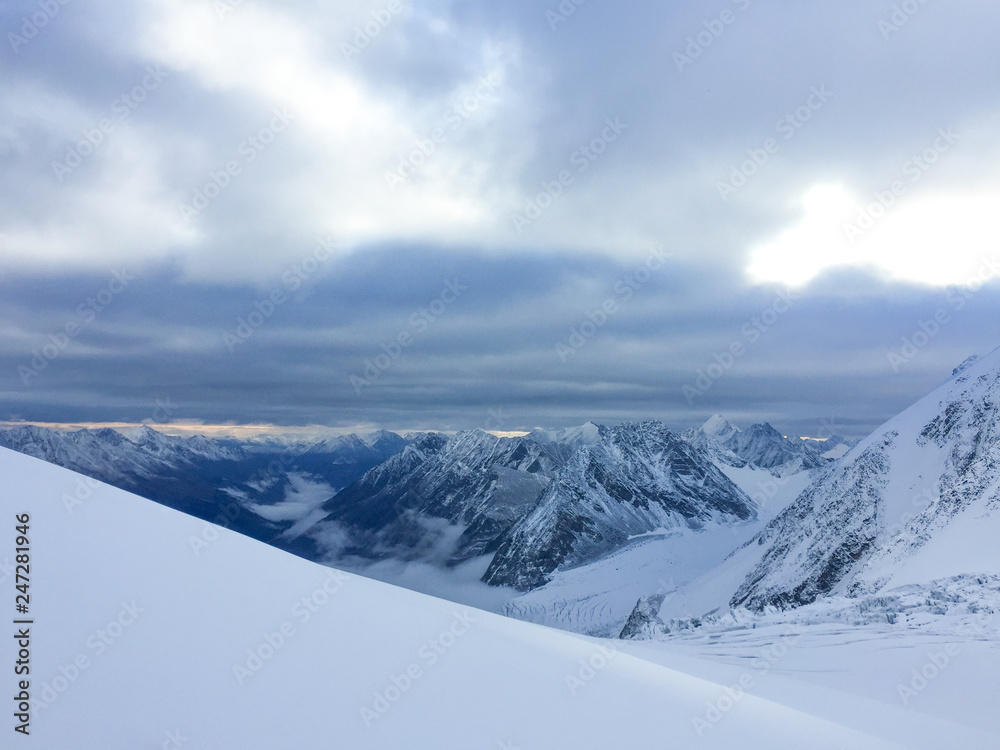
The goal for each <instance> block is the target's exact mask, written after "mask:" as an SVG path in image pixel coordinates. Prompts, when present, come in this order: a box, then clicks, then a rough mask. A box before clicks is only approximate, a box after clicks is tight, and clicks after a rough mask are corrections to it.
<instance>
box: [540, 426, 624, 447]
mask: <svg viewBox="0 0 1000 750" xmlns="http://www.w3.org/2000/svg"><path fill="white" fill-rule="evenodd" d="M607 429H608V428H607V427H605V426H604V425H599V424H595V423H594V422H585V423H584V424H582V425H578V426H576V427H564V428H563V429H561V430H533V431H532V432H530V433H529V434H528V437H529V438H531V439H532V440H535V441H537V442H539V443H558V444H559V445H565V446H568V447H571V448H579V447H580V446H581V445H593V444H594V443H596V442H598V441H599V440H600V439H601V438H602V437H603V436H604V435H605V433H606V432H607Z"/></svg>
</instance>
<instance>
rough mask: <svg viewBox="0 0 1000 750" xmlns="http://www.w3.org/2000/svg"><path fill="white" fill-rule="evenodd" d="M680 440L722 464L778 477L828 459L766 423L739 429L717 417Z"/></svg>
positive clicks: (825, 461)
mask: <svg viewBox="0 0 1000 750" xmlns="http://www.w3.org/2000/svg"><path fill="white" fill-rule="evenodd" d="M684 438H685V439H686V440H687V441H688V442H690V443H691V444H692V445H696V446H698V447H699V448H702V449H704V450H706V451H708V452H709V453H711V454H712V455H713V457H714V458H716V459H717V460H718V461H720V462H721V463H722V464H727V465H729V466H735V467H743V466H746V465H748V464H749V465H753V466H756V467H758V468H761V469H767V470H769V471H771V472H772V473H774V474H776V475H778V476H785V475H788V474H794V473H796V472H799V471H804V470H807V469H818V468H821V467H823V466H825V465H826V464H827V463H828V462H829V460H831V459H830V458H828V457H826V456H824V454H823V452H822V451H821V449H820V447H819V446H818V445H813V443H812V441H806V440H800V439H797V438H787V437H785V436H784V435H782V434H781V433H780V432H778V431H777V430H776V429H774V427H772V426H771V425H769V424H767V423H766V422H765V423H761V424H754V425H751V426H750V427H748V428H747V429H746V430H740V429H739V428H738V427H736V425H734V424H733V423H732V422H730V421H729V420H727V419H725V418H724V417H722V416H720V415H718V414H716V415H715V416H713V417H712V418H710V419H709V420H708V421H707V422H705V424H703V425H702V426H701V427H699V428H697V429H692V430H688V431H687V432H685V433H684ZM838 440H842V438H838ZM831 447H832V446H831Z"/></svg>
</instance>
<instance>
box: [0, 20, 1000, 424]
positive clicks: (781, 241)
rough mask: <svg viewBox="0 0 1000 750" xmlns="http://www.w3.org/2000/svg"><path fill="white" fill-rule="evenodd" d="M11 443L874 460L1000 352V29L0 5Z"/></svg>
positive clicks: (0, 365)
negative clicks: (625, 448)
mask: <svg viewBox="0 0 1000 750" xmlns="http://www.w3.org/2000/svg"><path fill="white" fill-rule="evenodd" d="M0 18H2V22H3V23H2V26H3V35H4V39H2V40H0V77H2V85H0V190H2V195H3V200H2V201H0V263H2V273H0V419H3V420H13V421H17V420H28V421H40V422H119V421H124V422H138V421H140V420H143V419H152V420H154V421H160V422H164V421H184V422H190V421H195V422H198V421H201V422H205V423H207V424H220V423H232V424H247V423H253V424H258V423H264V424H274V425H279V426H295V425H324V426H328V427H331V428H336V429H339V430H346V429H368V428H372V427H385V428H389V429H398V430H408V429H441V430H453V429H462V428H471V427H485V428H489V429H495V430H496V429H499V430H522V429H531V428H533V427H538V426H542V427H558V426H566V425H570V424H578V423H580V422H583V421H585V420H588V419H592V420H596V421H602V422H605V423H615V422H620V421H622V420H627V419H640V418H658V419H662V420H664V421H666V422H668V423H669V424H673V425H675V426H677V427H686V426H689V425H691V424H696V423H699V422H701V421H703V420H704V419H705V418H707V417H708V416H710V415H711V414H712V413H715V412H721V413H723V414H726V415H727V416H729V417H730V418H731V419H733V420H734V421H735V422H737V423H738V424H743V425H746V424H749V423H750V422H752V421H757V420H762V419H766V420H768V421H771V422H773V423H774V424H775V425H776V426H777V427H779V428H781V429H783V430H784V431H785V432H788V433H794V434H807V435H818V436H824V435H825V434H829V433H830V432H832V431H835V432H841V433H844V434H847V435H849V436H858V435H861V434H864V433H866V432H868V431H869V430H871V429H873V428H874V427H876V426H877V425H878V424H880V423H881V422H882V421H884V420H885V419H887V418H889V417H891V416H892V415H894V414H895V413H897V412H898V411H900V410H901V409H902V408H904V407H905V406H907V405H908V404H909V403H911V402H912V401H914V400H916V399H917V398H920V397H921V396H923V395H924V394H925V393H927V392H928V391H929V390H930V389H932V388H933V387H935V386H936V385H937V384H938V383H940V382H941V381H942V380H943V379H945V378H946V377H947V376H948V375H949V374H950V372H951V370H952V368H954V367H955V366H957V365H958V364H959V363H960V362H961V361H963V360H964V359H965V358H966V357H967V356H969V355H970V354H973V353H977V352H978V353H985V352H987V351H990V350H992V349H993V348H994V347H995V346H996V345H997V344H1000V336H998V335H997V332H996V328H997V326H996V321H997V320H998V319H1000V317H998V312H1000V284H998V283H997V277H998V276H1000V259H998V255H1000V241H998V240H1000V229H998V225H997V222H996V216H997V214H998V210H997V206H998V198H1000V169H998V167H1000V102H998V96H997V92H998V91H1000V85H998V84H1000V67H998V66H997V64H996V63H997V54H996V41H995V36H996V34H995V31H996V29H997V28H998V27H1000V6H997V5H996V4H995V3H993V2H986V1H985V0H955V1H954V2H950V3H941V2H929V1H927V0H925V1H924V2H918V0H906V2H901V3H895V4H894V3H893V2H888V1H886V2H883V1H881V0H877V1H875V2H871V1H865V2H860V1H858V2H855V1H853V0H849V1H847V2H841V3H836V4H830V3H796V4H791V3H786V2H776V1H771V2H767V1H766V0H727V1H723V2H697V3H696V2H686V1H683V2H675V3H664V4H660V3H651V2H616V3H609V2H600V1H599V0H586V1H585V2H579V0H576V1H575V2H574V0H564V2H562V3H561V4H560V3H559V2H556V0H552V1H551V2H520V1H517V0H515V1H513V2H505V3H486V2H483V3H472V2H457V1H456V2H448V1H446V0H430V1H423V0H388V1H387V2H385V1H383V0H375V1H374V2H369V1H368V0H336V1H333V0H313V1H312V2H295V1H293V2H282V3H278V2H265V1H264V0H242V2H241V1H240V0H217V1H216V0H148V1H147V2H138V3H121V2H110V0H109V1H107V2H102V1H101V0H95V1H92V2H83V1H82V0H62V2H60V0H40V1H39V0H32V1H30V2H24V1H16V0H7V1H5V2H0Z"/></svg>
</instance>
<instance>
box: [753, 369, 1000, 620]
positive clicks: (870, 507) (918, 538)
mask: <svg viewBox="0 0 1000 750" xmlns="http://www.w3.org/2000/svg"><path fill="white" fill-rule="evenodd" d="M998 393H1000V350H998V351H996V352H994V353H993V354H992V355H990V356H988V357H986V358H984V359H982V360H979V361H977V362H975V363H973V364H970V365H969V366H968V367H966V368H965V369H960V370H959V372H958V374H956V375H955V376H953V377H952V379H951V380H950V381H949V382H948V383H946V384H945V385H943V386H942V387H941V388H939V389H938V390H937V391H935V392H934V393H932V394H931V395H930V396H928V397H926V398H925V399H923V400H921V401H920V402H918V403H917V404H915V405H914V406H913V407H911V408H910V409H908V410H907V411H905V412H904V413H903V414H901V415H900V416H899V417H897V418H896V419H893V420H892V421H890V422H889V423H888V424H886V425H885V426H884V427H883V428H882V429H880V430H878V431H877V432H876V433H875V434H874V435H872V436H871V437H870V438H868V439H867V440H865V441H863V442H862V443H861V444H860V445H859V446H858V447H857V448H855V449H854V450H853V451H852V452H851V453H849V454H848V455H847V456H846V457H845V458H844V459H842V460H841V462H840V464H839V465H838V467H837V468H836V469H835V470H833V471H831V472H829V473H828V474H827V475H826V476H824V477H823V478H822V479H820V480H819V481H818V482H817V483H816V484H814V485H813V486H812V487H810V488H809V489H808V490H807V491H806V492H805V493H803V495H802V496H801V497H800V498H799V499H798V500H797V501H796V502H795V503H794V504H793V505H792V506H791V507H789V509H788V510H787V511H786V512H785V513H784V514H782V515H781V516H779V517H778V518H776V519H775V520H774V521H773V522H772V524H770V525H769V526H768V528H766V529H765V530H764V531H763V532H762V534H761V536H760V539H759V541H758V544H759V545H760V546H761V547H763V548H764V550H765V552H764V554H763V556H762V557H761V559H760V561H759V562H758V563H757V564H756V565H755V566H754V569H753V570H752V571H751V572H750V574H749V575H748V576H747V579H746V580H745V581H744V583H743V584H742V585H741V586H740V588H739V590H737V592H736V593H735V595H734V596H733V604H734V605H735V606H740V605H743V606H747V607H749V608H752V609H761V608H763V607H766V606H779V607H784V606H789V605H796V604H803V603H808V602H812V601H814V600H815V599H816V598H817V597H819V596H822V595H824V594H827V593H830V592H844V593H850V594H852V595H855V594H863V593H874V592H876V591H879V590H881V589H883V588H886V587H893V586H899V585H904V584H911V583H925V582H929V581H931V580H934V579H939V578H946V577H950V576H956V575H979V574H998V573H1000V547H998V545H997V544H996V543H995V540H996V539H997V538H998V537H997V536H996V534H998V533H1000V408H998V401H997V394H998ZM990 540H993V541H990Z"/></svg>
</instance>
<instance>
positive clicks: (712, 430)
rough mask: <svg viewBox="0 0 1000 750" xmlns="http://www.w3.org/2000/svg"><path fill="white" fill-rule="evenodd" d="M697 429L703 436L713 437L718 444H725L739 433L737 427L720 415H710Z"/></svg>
mask: <svg viewBox="0 0 1000 750" xmlns="http://www.w3.org/2000/svg"><path fill="white" fill-rule="evenodd" d="M699 429H700V430H701V431H702V432H703V433H704V434H706V435H709V436H711V437H714V438H715V439H716V440H719V441H720V442H725V441H726V440H728V439H729V438H731V437H732V436H733V435H735V434H736V433H737V432H739V431H740V428H739V427H737V426H736V425H734V424H733V423H732V422H730V421H729V420H728V419H726V418H725V417H724V416H722V415H721V414H714V415H712V416H711V417H710V418H709V419H708V421H707V422H705V424H703V425H702V426H701V427H700V428H699Z"/></svg>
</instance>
